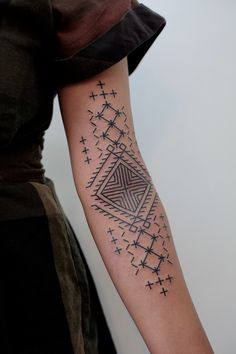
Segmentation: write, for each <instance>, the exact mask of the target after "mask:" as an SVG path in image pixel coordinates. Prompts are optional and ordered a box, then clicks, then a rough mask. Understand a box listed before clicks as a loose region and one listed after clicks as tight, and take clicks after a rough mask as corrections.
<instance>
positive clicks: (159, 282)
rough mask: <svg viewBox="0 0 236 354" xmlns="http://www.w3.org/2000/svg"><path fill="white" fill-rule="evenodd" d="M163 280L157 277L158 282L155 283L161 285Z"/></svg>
mask: <svg viewBox="0 0 236 354" xmlns="http://www.w3.org/2000/svg"><path fill="white" fill-rule="evenodd" d="M163 281H164V279H161V278H160V277H158V281H156V283H157V284H159V285H162V283H163Z"/></svg>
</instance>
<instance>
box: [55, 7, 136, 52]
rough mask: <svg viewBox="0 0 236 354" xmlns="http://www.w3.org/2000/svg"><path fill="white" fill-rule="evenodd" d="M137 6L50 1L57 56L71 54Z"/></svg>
mask: <svg viewBox="0 0 236 354" xmlns="http://www.w3.org/2000/svg"><path fill="white" fill-rule="evenodd" d="M137 4H138V2H137V1H131V0H97V1H94V0H81V1H74V0H52V7H53V12H54V19H55V29H56V57H58V58H64V57H70V56H72V55H74V54H75V53H76V52H78V51H80V50H81V49H82V48H83V47H85V46H87V45H88V43H91V42H92V41H94V40H95V39H97V38H98V37H99V36H101V35H103V34H104V33H106V32H107V31H108V30H109V29H110V28H111V27H112V26H114V25H115V24H117V23H118V22H119V21H120V20H121V19H122V17H123V16H124V15H125V14H126V13H127V12H128V11H129V10H130V9H131V8H132V7H134V6H135V5H137Z"/></svg>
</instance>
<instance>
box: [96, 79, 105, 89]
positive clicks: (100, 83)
mask: <svg viewBox="0 0 236 354" xmlns="http://www.w3.org/2000/svg"><path fill="white" fill-rule="evenodd" d="M97 86H100V87H101V89H103V86H105V83H104V82H102V81H101V80H99V81H98V84H97Z"/></svg>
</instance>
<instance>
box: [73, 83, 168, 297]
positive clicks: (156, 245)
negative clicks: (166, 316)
mask: <svg viewBox="0 0 236 354" xmlns="http://www.w3.org/2000/svg"><path fill="white" fill-rule="evenodd" d="M117 96H118V93H117V92H116V91H115V90H114V89H106V83H105V82H102V81H98V83H97V85H96V87H95V88H94V91H92V92H90V94H89V99H90V100H91V101H92V102H96V101H97V102H96V103H97V105H96V107H100V109H99V110H98V111H93V110H92V108H91V109H89V110H88V114H89V120H90V123H91V130H92V134H93V137H94V148H95V149H96V151H97V153H98V158H99V163H98V166H97V167H96V168H95V170H94V171H93V172H92V175H91V178H90V179H89V181H88V183H87V185H86V188H88V189H89V190H90V191H91V195H92V197H93V200H94V203H93V204H92V207H93V208H94V209H95V210H96V211H97V212H98V213H100V214H102V215H104V216H105V217H107V218H108V219H109V220H110V221H111V226H110V227H109V228H108V230H107V233H106V237H107V238H108V240H109V242H110V243H111V245H112V247H113V250H114V253H115V254H116V255H117V256H119V255H123V254H126V255H127V257H128V258H129V262H130V265H131V267H132V268H133V269H134V275H135V276H138V275H139V274H141V273H143V274H144V275H146V283H145V284H144V287H145V288H146V289H147V290H152V289H155V288H156V289H157V291H158V292H159V294H160V295H161V296H163V297H166V296H168V293H169V287H170V285H171V284H172V283H173V281H174V278H173V276H172V275H171V267H172V261H171V258H170V254H169V252H168V243H169V242H171V237H170V235H169V234H168V227H167V225H168V221H167V219H166V216H165V215H164V212H160V207H159V204H160V201H159V197H158V195H157V193H156V191H155V188H154V187H153V184H152V180H151V177H150V175H149V173H148V171H147V169H146V168H145V166H144V165H143V164H142V162H141V161H139V159H138V158H137V154H135V151H134V150H133V144H135V142H133V140H132V138H131V136H130V128H129V126H128V124H127V116H126V114H125V112H124V106H122V107H117V105H116V99H117ZM86 141H87V139H85V138H84V137H83V136H82V137H81V140H80V143H81V144H82V147H83V150H82V153H83V154H84V155H85V157H86V158H85V160H84V162H85V163H86V164H89V163H90V161H91V158H90V157H89V150H90V149H89V148H88V146H87V144H86ZM104 141H106V144H104ZM158 207H159V208H158Z"/></svg>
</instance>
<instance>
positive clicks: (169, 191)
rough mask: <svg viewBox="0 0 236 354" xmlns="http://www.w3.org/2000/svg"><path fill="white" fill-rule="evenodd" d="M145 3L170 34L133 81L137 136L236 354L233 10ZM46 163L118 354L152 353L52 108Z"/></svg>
mask: <svg viewBox="0 0 236 354" xmlns="http://www.w3.org/2000/svg"><path fill="white" fill-rule="evenodd" d="M143 3H144V4H146V5H147V6H149V7H151V8H152V9H153V10H156V11H157V12H159V13H160V14H162V15H163V16H164V17H165V18H166V19H167V26H166V28H165V29H164V31H163V33H162V34H161V36H160V37H159V38H158V40H157V41H156V42H155V44H154V45H153V47H152V48H151V49H150V51H149V52H148V54H147V55H146V57H145V59H144V60H143V61H142V64H141V65H140V67H139V68H138V69H137V71H136V72H135V73H134V74H133V75H132V76H131V78H130V85H131V93H132V95H131V96H132V107H133V114H134V121H135V127H136V134H137V137H138V141H139V145H140V148H141V151H142V154H143V156H144V158H145V161H146V164H147V166H148V168H149V171H150V173H151V175H152V177H153V180H154V182H155V185H156V187H157V190H158V193H159V195H160V197H161V199H162V202H163V203H164V206H165V209H166V212H167V214H168V218H169V222H170V225H171V228H172V233H173V237H174V239H175V244H176V247H177V251H178V255H179V258H180V261H181V264H182V267H183V271H184V274H185V278H186V281H187V284H188V287H189V290H190V292H191V295H192V298H193V301H194V303H195V306H196V308H197V311H198V313H199V316H200V318H201V321H202V323H203V325H204V327H205V329H206V331H207V333H208V336H209V339H210V341H211V342H212V344H213V347H214V349H215V352H216V353H219V354H220V353H222V354H234V353H235V352H236V349H235V340H234V339H235V338H234V337H235V333H234V328H235V324H236V321H235V318H236V308H235V304H234V301H235V299H236V286H235V270H236V267H235V262H234V257H235V249H236V247H235V246H236V240H235V236H236V232H235V231H236V230H235V228H236V227H235V200H236V190H235V181H236V162H235V145H236V139H235V131H236V119H235V113H236V109H235V102H236V93H235V82H236V81H235V79H236V70H235V63H236V45H235V33H236V21H235V14H236V2H235V1H233V0H224V1H223V0H221V1H220V0H214V1H213V0H204V1H203V0H200V1H193V0H179V1H176V0H168V1H167V0H158V1H148V0H146V1H143ZM44 156H45V157H44V164H45V167H46V170H47V176H49V177H50V178H52V179H53V180H54V182H55V184H56V189H57V192H58V195H59V198H60V200H61V203H62V204H63V206H64V209H65V211H66V214H67V215H68V216H69V219H70V220H71V222H72V225H73V226H74V229H75V231H76V233H77V235H78V238H79V240H80V243H81V246H82V248H83V250H84V252H85V254H86V257H87V260H88V262H89V265H90V268H91V270H92V272H93V274H94V277H95V281H96V284H97V288H98V291H99V294H100V296H101V300H102V303H103V306H104V310H105V313H106V316H107V319H108V321H109V324H110V327H111V330H112V334H113V336H114V340H115V343H116V345H117V348H118V353H119V354H132V353H135V354H145V353H148V351H147V348H146V346H145V344H144V342H143V340H142V338H141V337H140V335H139V332H138V331H137V329H136V326H135V325H134V323H133V321H132V320H131V318H130V316H129V314H128V313H127V311H126V309H125V307H124V305H123V303H122V301H121V300H120V298H119V296H118V295H117V293H116V290H115V288H114V286H113V284H112V282H111V281H110V278H109V276H108V274H107V272H106V270H105V267H104V265H103V262H102V260H101V258H100V255H99V253H98V250H97V249H96V246H95V244H94V241H93V239H92V237H91V235H90V233H89V230H88V227H87V225H86V222H85V218H84V215H83V212H82V208H81V205H80V202H79V200H78V197H77V194H76V191H75V187H74V184H73V179H72V174H71V169H70V163H69V156H68V149H67V144H66V139H65V134H64V132H63V126H62V122H61V117H60V114H59V109H58V103H57V101H55V108H54V117H53V122H52V125H51V127H50V129H49V130H48V132H47V135H46V144H45V152H44ZM173 354H174V353H173Z"/></svg>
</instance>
